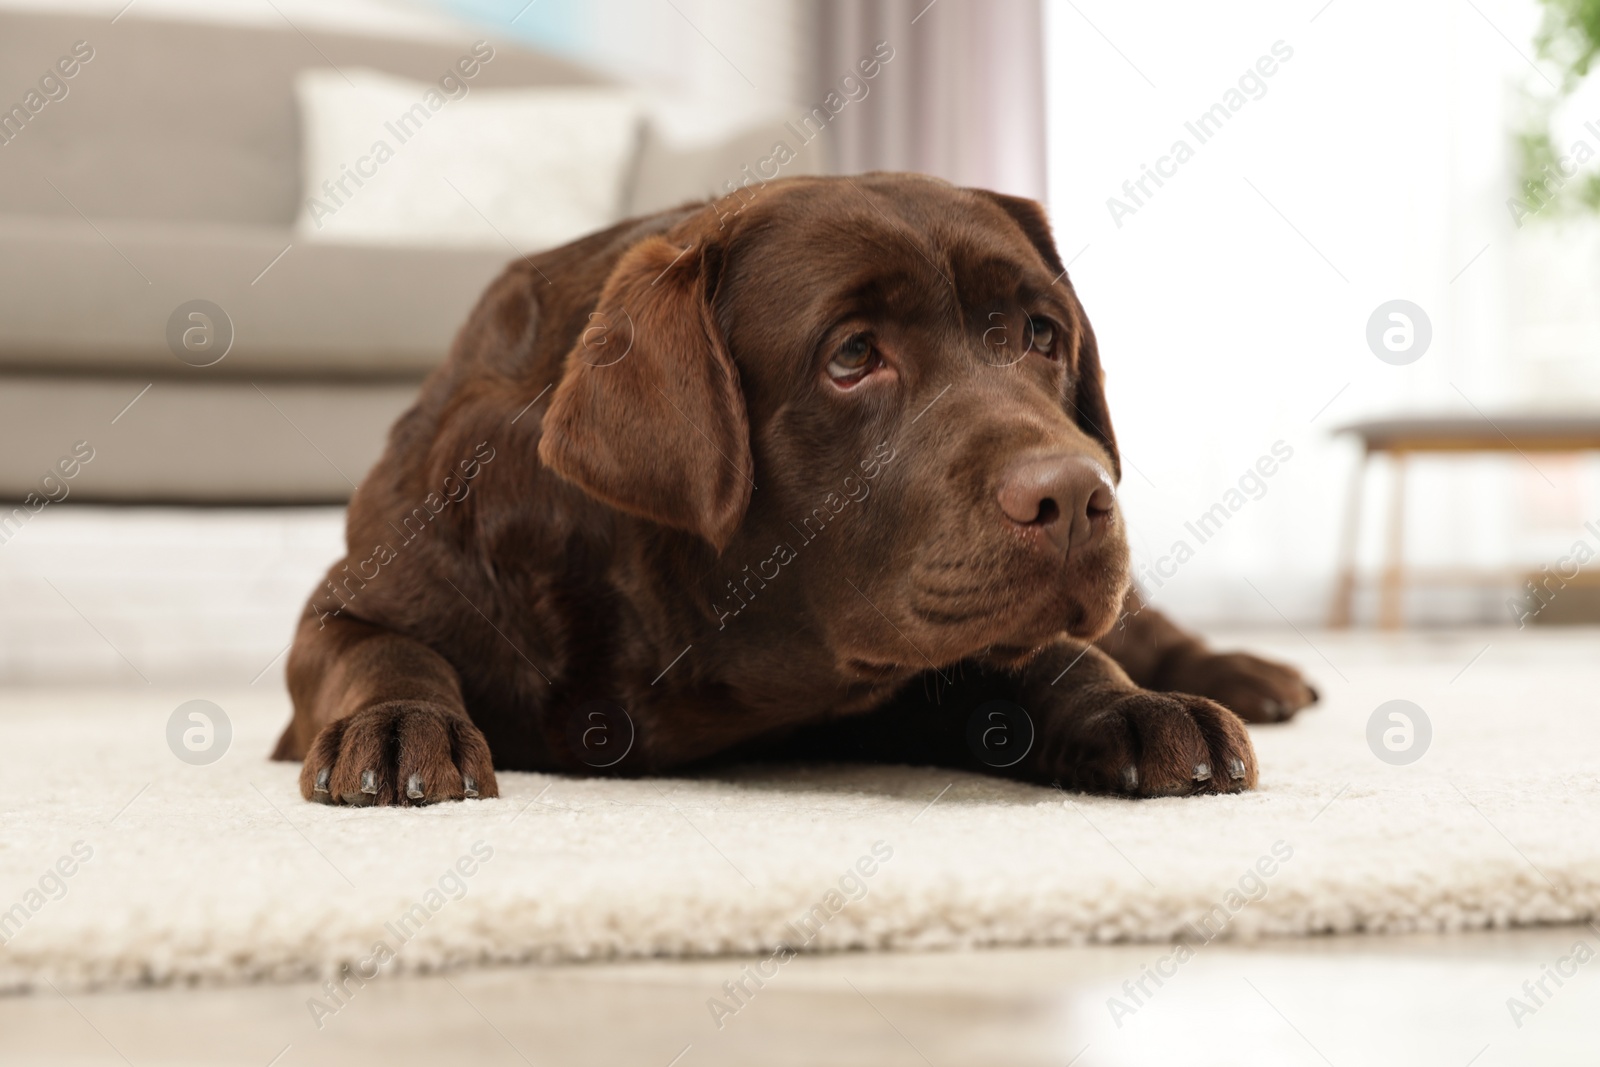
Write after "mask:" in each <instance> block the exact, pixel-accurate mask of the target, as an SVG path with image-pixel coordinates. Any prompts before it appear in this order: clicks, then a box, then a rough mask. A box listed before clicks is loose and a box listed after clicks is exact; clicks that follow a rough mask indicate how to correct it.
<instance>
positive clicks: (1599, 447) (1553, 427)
mask: <svg viewBox="0 0 1600 1067" xmlns="http://www.w3.org/2000/svg"><path fill="white" fill-rule="evenodd" d="M1334 432H1335V433H1348V434H1353V435H1354V436H1356V437H1357V438H1359V439H1360V441H1361V446H1362V451H1361V459H1360V460H1359V461H1358V462H1357V463H1356V469H1355V472H1354V474H1353V475H1352V476H1351V481H1350V499H1349V503H1348V504H1347V506H1346V508H1345V516H1344V531H1343V535H1342V538H1341V545H1340V550H1339V577H1338V584H1337V585H1336V587H1335V589H1334V597H1333V609H1332V611H1331V612H1330V614H1329V618H1328V624H1329V625H1330V626H1334V627H1346V626H1349V625H1350V623H1351V618H1352V615H1353V612H1354V608H1355V596H1356V587H1357V585H1358V583H1359V581H1360V578H1359V575H1358V574H1357V571H1356V555H1357V540H1358V539H1359V537H1360V533H1361V500H1362V496H1363V492H1362V490H1363V488H1364V487H1365V484H1366V473H1367V467H1368V461H1369V460H1371V458H1372V457H1373V455H1375V454H1378V453H1382V454H1383V455H1384V456H1386V457H1387V458H1388V459H1389V462H1390V463H1391V464H1392V465H1393V468H1394V482H1393V485H1392V487H1391V493H1390V499H1389V528H1388V531H1387V536H1386V538H1385V540H1386V542H1387V544H1386V549H1385V551H1386V556H1387V558H1386V559H1385V561H1384V565H1383V570H1382V572H1381V573H1380V576H1379V580H1378V589H1379V600H1378V625H1379V626H1381V627H1383V628H1384V629H1387V630H1398V629H1399V628H1400V626H1401V622H1402V607H1401V597H1402V595H1403V593H1404V592H1405V588H1406V585H1407V583H1408V582H1412V581H1414V580H1415V578H1416V573H1415V571H1414V570H1408V569H1407V567H1406V565H1405V561H1404V539H1405V495H1406V465H1407V461H1408V460H1409V459H1410V458H1411V457H1412V456H1413V455H1416V454H1419V453H1429V454H1453V455H1461V454H1466V453H1486V452H1499V453H1510V452H1515V453H1518V454H1520V455H1522V456H1523V457H1524V458H1527V456H1528V455H1529V454H1530V453H1534V452H1545V453H1550V452H1561V453H1578V452H1595V451H1600V415H1504V416H1501V415H1496V416H1494V417H1493V418H1490V417H1486V416H1480V417H1477V418H1455V417H1439V416H1413V417H1408V418H1392V419H1375V420H1372V421H1369V422H1358V423H1353V424H1351V425H1349V426H1341V427H1339V428H1338V429H1337V430H1335V431H1334ZM1438 573H1440V574H1442V575H1444V576H1445V577H1446V578H1447V579H1449V580H1451V581H1456V582H1460V581H1461V580H1462V579H1463V578H1469V579H1470V578H1472V577H1476V578H1477V579H1478V580H1483V579H1485V578H1487V577H1488V572H1482V571H1479V572H1476V573H1475V574H1469V573H1468V572H1463V571H1459V570H1458V571H1445V572H1438ZM1511 573H1514V572H1509V571H1508V572H1506V573H1505V574H1499V573H1496V574H1495V575H1494V579H1495V580H1497V581H1498V580H1500V579H1502V578H1504V577H1508V576H1509V575H1510V574H1511Z"/></svg>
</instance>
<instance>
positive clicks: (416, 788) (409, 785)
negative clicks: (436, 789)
mask: <svg viewBox="0 0 1600 1067" xmlns="http://www.w3.org/2000/svg"><path fill="white" fill-rule="evenodd" d="M406 796H407V797H408V798H410V799H411V800H421V799H422V797H423V792H422V775H420V774H413V775H412V776H411V777H410V778H407V779H406Z"/></svg>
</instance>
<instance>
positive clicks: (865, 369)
mask: <svg viewBox="0 0 1600 1067" xmlns="http://www.w3.org/2000/svg"><path fill="white" fill-rule="evenodd" d="M880 362H881V359H880V357H879V355H878V350H877V348H876V347H874V346H873V344H872V338H871V337H868V336H867V335H866V334H864V333H858V334H856V335H855V336H854V337H852V338H850V339H849V340H848V341H846V342H845V343H844V344H842V345H840V346H839V350H838V351H837V352H835V353H834V354H833V359H831V360H830V361H829V362H828V377H830V378H832V379H833V380H834V381H836V382H843V383H853V382H857V381H860V380H861V379H862V378H865V377H866V376H867V375H868V374H870V373H872V371H873V370H874V369H876V368H877V366H878V364H879V363H880Z"/></svg>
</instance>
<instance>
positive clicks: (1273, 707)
mask: <svg viewBox="0 0 1600 1067" xmlns="http://www.w3.org/2000/svg"><path fill="white" fill-rule="evenodd" d="M1261 710H1263V711H1265V712H1266V713H1267V714H1268V715H1270V716H1272V717H1273V718H1274V719H1281V718H1283V713H1284V712H1286V711H1288V710H1289V706H1288V705H1287V704H1280V703H1279V702H1278V701H1276V700H1263V701H1262V702H1261Z"/></svg>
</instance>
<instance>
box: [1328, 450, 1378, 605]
mask: <svg viewBox="0 0 1600 1067" xmlns="http://www.w3.org/2000/svg"><path fill="white" fill-rule="evenodd" d="M1367 457H1368V453H1367V450H1366V449H1365V448H1363V449H1362V450H1361V458H1359V459H1357V460H1356V467H1355V470H1354V471H1352V472H1351V473H1350V496H1349V499H1348V500H1347V501H1346V502H1345V509H1344V532H1343V534H1342V535H1341V539H1340V543H1339V573H1338V576H1337V578H1336V579H1335V584H1334V590H1333V608H1332V610H1331V611H1329V613H1328V625H1329V626H1331V627H1333V628H1334V629H1339V630H1342V629H1345V628H1347V627H1348V626H1349V625H1350V623H1351V621H1352V619H1353V618H1354V615H1355V600H1356V557H1357V555H1358V554H1359V542H1360V540H1361V497H1362V495H1363V494H1362V490H1363V489H1365V488H1366V480H1367Z"/></svg>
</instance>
